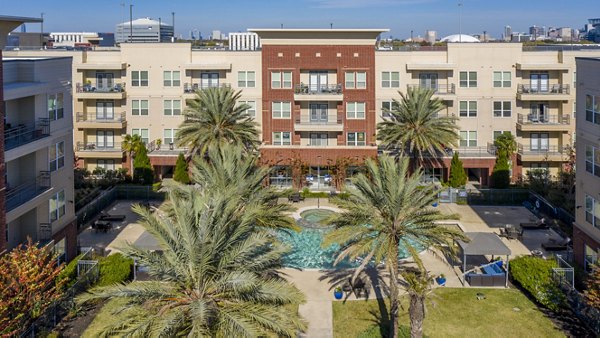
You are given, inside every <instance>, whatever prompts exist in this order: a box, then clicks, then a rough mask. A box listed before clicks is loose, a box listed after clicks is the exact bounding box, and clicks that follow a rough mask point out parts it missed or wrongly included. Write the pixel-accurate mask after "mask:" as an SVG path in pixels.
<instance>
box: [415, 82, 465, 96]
mask: <svg viewBox="0 0 600 338" xmlns="http://www.w3.org/2000/svg"><path fill="white" fill-rule="evenodd" d="M408 88H411V89H417V88H421V89H430V90H433V93H434V94H437V95H448V94H456V86H455V85H454V84H453V83H450V84H437V85H421V84H409V85H408Z"/></svg>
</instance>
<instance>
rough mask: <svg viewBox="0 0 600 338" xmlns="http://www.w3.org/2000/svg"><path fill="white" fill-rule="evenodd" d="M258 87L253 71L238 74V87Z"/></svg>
mask: <svg viewBox="0 0 600 338" xmlns="http://www.w3.org/2000/svg"><path fill="white" fill-rule="evenodd" d="M255 86H256V75H255V74H254V72H253V71H239V72H238V87H241V88H254V87H255Z"/></svg>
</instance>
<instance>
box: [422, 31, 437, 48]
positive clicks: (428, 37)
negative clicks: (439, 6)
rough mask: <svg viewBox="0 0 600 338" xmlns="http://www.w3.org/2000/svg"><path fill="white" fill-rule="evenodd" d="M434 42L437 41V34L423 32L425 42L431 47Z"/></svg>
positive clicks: (434, 32)
mask: <svg viewBox="0 0 600 338" xmlns="http://www.w3.org/2000/svg"><path fill="white" fill-rule="evenodd" d="M436 40H437V32H436V31H426V32H425V41H427V42H429V43H430V44H432V45H433V44H434V43H435V41H436Z"/></svg>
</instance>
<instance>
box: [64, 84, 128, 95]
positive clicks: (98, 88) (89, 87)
mask: <svg viewBox="0 0 600 338" xmlns="http://www.w3.org/2000/svg"><path fill="white" fill-rule="evenodd" d="M75 91H76V92H77V98H79V99H107V100H120V99H124V98H125V96H126V94H125V82H120V83H117V82H113V81H97V82H95V83H92V82H88V83H85V84H82V83H78V84H77V85H76V86H75Z"/></svg>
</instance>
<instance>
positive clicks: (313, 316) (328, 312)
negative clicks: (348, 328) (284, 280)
mask: <svg viewBox="0 0 600 338" xmlns="http://www.w3.org/2000/svg"><path fill="white" fill-rule="evenodd" d="M298 312H299V313H300V315H301V316H302V318H304V319H306V321H308V330H307V331H306V333H305V334H302V335H300V337H309V338H325V337H333V309H332V306H331V301H329V300H320V301H319V300H309V301H307V302H306V303H304V304H302V305H300V308H299V310H298Z"/></svg>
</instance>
